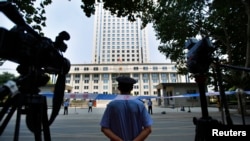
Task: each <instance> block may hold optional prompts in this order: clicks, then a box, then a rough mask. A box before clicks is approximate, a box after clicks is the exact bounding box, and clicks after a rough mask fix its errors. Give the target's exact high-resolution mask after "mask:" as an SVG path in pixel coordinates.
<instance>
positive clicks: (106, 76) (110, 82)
mask: <svg viewBox="0 0 250 141" xmlns="http://www.w3.org/2000/svg"><path fill="white" fill-rule="evenodd" d="M93 35H94V37H93V38H94V40H93V42H94V43H93V54H92V64H72V65H71V69H70V72H69V74H68V76H67V80H66V85H69V86H72V93H93V94H117V93H119V91H118V90H117V82H116V81H115V79H116V78H117V77H118V76H120V75H125V76H130V77H132V78H134V79H136V80H137V81H138V83H136V84H135V85H134V89H133V92H132V94H133V95H150V96H151V95H152V96H157V88H156V86H157V85H158V84H159V83H187V82H189V81H190V79H189V78H188V77H186V76H183V75H179V74H177V70H176V68H175V63H150V62H149V45H148V35H147V28H144V29H141V21H140V19H137V20H136V21H135V22H130V21H128V20H127V17H119V18H118V17H116V16H112V15H111V14H110V12H109V11H106V10H104V9H103V4H102V3H98V4H96V12H95V20H94V34H93Z"/></svg>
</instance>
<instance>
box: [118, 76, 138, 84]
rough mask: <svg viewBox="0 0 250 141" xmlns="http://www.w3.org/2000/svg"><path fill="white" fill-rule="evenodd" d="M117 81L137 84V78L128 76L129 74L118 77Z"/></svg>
mask: <svg viewBox="0 0 250 141" xmlns="http://www.w3.org/2000/svg"><path fill="white" fill-rule="evenodd" d="M116 81H117V82H118V83H123V84H135V83H136V82H137V81H136V80H135V79H133V78H130V77H127V76H120V77H117V78H116Z"/></svg>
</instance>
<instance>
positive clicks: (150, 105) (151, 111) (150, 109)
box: [148, 99, 153, 115]
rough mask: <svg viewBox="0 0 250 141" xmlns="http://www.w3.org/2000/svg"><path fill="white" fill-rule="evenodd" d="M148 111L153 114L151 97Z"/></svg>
mask: <svg viewBox="0 0 250 141" xmlns="http://www.w3.org/2000/svg"><path fill="white" fill-rule="evenodd" d="M148 113H149V114H151V115H152V114H153V109H152V101H151V99H148Z"/></svg>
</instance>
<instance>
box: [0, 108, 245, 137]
mask: <svg viewBox="0 0 250 141" xmlns="http://www.w3.org/2000/svg"><path fill="white" fill-rule="evenodd" d="M190 110H191V112H187V111H188V109H187V108H185V111H180V109H178V108H175V109H171V108H159V107H153V115H152V118H153V120H154V124H153V132H152V134H150V136H149V137H148V138H147V141H193V140H194V135H195V125H194V124H193V122H192V118H193V117H197V118H199V117H201V110H200V108H199V107H192V108H191V109H190ZM208 110H209V115H210V116H211V117H213V118H214V119H217V120H219V121H222V119H221V113H220V112H218V109H217V108H208ZM103 111H104V108H93V112H92V113H88V109H86V108H70V109H69V115H63V109H61V111H60V114H59V115H58V116H57V118H56V120H55V121H54V123H53V124H52V125H51V126H50V133H51V139H52V141H83V140H84V141H108V139H107V138H106V137H105V136H104V135H103V134H102V133H101V132H100V126H99V122H100V119H101V117H102V114H103ZM163 111H165V112H166V114H162V112H163ZM48 112H50V110H49V111H48ZM230 113H231V118H232V120H233V122H234V124H242V117H241V115H239V114H237V112H236V111H235V110H230ZM245 122H246V123H247V124H248V125H249V124H250V116H245ZM14 129H15V116H13V117H12V119H11V121H10V122H9V123H8V126H7V127H6V129H5V131H4V132H3V134H2V135H1V136H0V141H12V140H13V139H14V138H13V136H14ZM18 139H19V141H34V140H35V139H34V135H33V133H32V132H31V131H30V130H28V129H27V126H26V122H25V115H23V116H22V118H21V127H20V135H19V138H18Z"/></svg>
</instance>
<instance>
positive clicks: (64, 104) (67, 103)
mask: <svg viewBox="0 0 250 141" xmlns="http://www.w3.org/2000/svg"><path fill="white" fill-rule="evenodd" d="M63 106H64V112H63V114H64V115H68V107H69V99H66V100H65V101H64V103H63Z"/></svg>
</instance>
